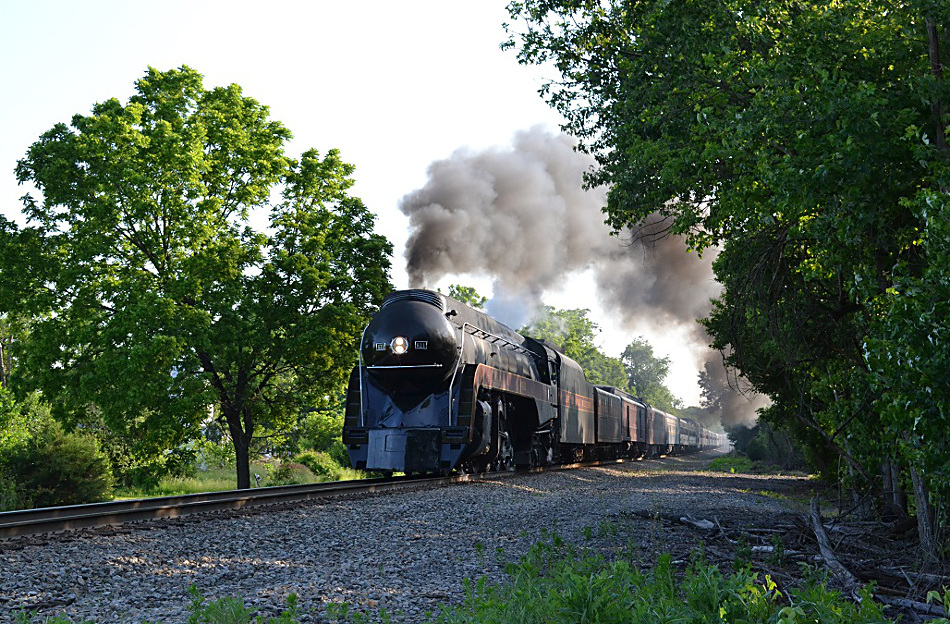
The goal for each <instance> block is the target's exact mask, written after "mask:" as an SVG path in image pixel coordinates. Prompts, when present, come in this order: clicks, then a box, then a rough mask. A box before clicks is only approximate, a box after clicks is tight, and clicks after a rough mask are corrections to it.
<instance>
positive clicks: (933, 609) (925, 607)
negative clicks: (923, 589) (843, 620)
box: [874, 594, 947, 617]
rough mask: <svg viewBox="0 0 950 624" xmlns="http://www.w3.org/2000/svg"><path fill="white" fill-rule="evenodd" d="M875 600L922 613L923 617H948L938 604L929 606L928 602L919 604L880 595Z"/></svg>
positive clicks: (876, 595)
mask: <svg viewBox="0 0 950 624" xmlns="http://www.w3.org/2000/svg"><path fill="white" fill-rule="evenodd" d="M874 599H875V600H877V601H878V602H881V603H884V604H886V605H891V606H892V607H900V608H901V609H909V610H911V611H913V612H915V613H921V614H923V615H932V616H934V617H947V612H946V611H945V610H944V608H943V607H941V606H940V605H936V604H928V603H926V602H918V601H916V600H908V599H906V598H892V597H891V596H881V595H879V594H875V595H874Z"/></svg>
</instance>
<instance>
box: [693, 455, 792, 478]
mask: <svg viewBox="0 0 950 624" xmlns="http://www.w3.org/2000/svg"><path fill="white" fill-rule="evenodd" d="M706 469H707V470H712V471H714V472H729V473H733V474H737V473H738V474H759V475H762V474H774V475H781V474H789V471H788V470H783V469H782V468H781V467H779V466H776V465H774V464H770V463H768V462H763V461H753V460H751V459H749V458H748V457H746V456H744V455H735V454H732V453H730V454H729V455H722V456H720V457H717V458H715V459H713V460H710V462H709V464H708V465H707V467H706Z"/></svg>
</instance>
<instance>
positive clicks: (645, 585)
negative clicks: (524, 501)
mask: <svg viewBox="0 0 950 624" xmlns="http://www.w3.org/2000/svg"><path fill="white" fill-rule="evenodd" d="M506 572H507V574H508V576H509V582H508V583H504V584H500V585H499V584H496V583H494V582H489V581H488V580H486V579H485V578H481V579H479V580H478V581H477V582H476V583H474V584H473V583H471V582H467V584H466V594H465V600H464V602H463V603H462V605H460V606H457V607H443V610H442V612H441V613H439V614H438V615H437V616H436V618H435V619H434V621H435V622H438V623H440V624H467V623H476V622H493V623H495V624H506V623H511V624H516V623H517V624H523V623H538V624H541V623H554V624H556V623H563V624H568V623H574V622H600V623H602V624H612V623H614V622H616V623H617V624H620V623H623V624H628V623H629V624H637V623H641V624H653V623H654V622H783V623H786V624H792V623H796V622H801V623H804V622H822V623H823V624H856V623H867V624H870V623H871V622H874V623H883V622H890V621H891V620H888V619H887V618H885V617H884V616H883V614H882V612H881V608H880V606H879V605H877V604H875V603H874V601H873V600H872V599H871V596H870V594H868V595H865V596H864V600H863V601H862V602H861V604H860V605H855V604H854V603H852V602H851V601H849V600H847V599H845V598H843V597H842V596H841V595H840V594H838V593H837V592H834V591H830V590H828V589H827V588H826V587H825V585H824V584H823V583H822V582H820V581H814V580H811V581H809V582H807V583H806V585H805V586H803V587H802V588H800V589H797V590H796V589H792V590H790V595H791V596H792V597H793V603H794V606H792V605H790V604H789V603H788V600H787V599H786V597H785V596H784V595H783V593H782V592H781V591H779V589H778V587H777V585H776V584H775V583H774V582H773V581H772V579H771V578H770V577H768V576H765V578H764V579H763V578H761V577H760V576H759V575H758V574H756V573H753V572H751V571H750V570H749V569H748V568H745V569H742V570H739V571H737V572H735V573H732V574H728V575H727V574H723V573H722V572H720V571H719V569H718V568H717V567H716V566H714V565H709V564H707V563H705V562H704V561H703V560H702V559H696V560H694V562H693V563H692V564H691V565H690V566H689V568H688V569H687V570H686V572H685V574H684V575H683V576H682V578H679V577H678V575H676V574H675V573H674V568H673V565H672V558H671V557H670V556H669V555H662V556H660V558H659V560H658V561H657V563H656V565H655V566H654V567H653V568H652V569H649V570H647V571H645V572H641V571H639V570H638V569H637V567H636V566H635V565H634V563H633V562H632V561H629V560H627V559H624V558H619V559H614V560H607V559H605V558H603V557H601V556H599V555H596V554H591V553H590V552H589V551H585V550H582V549H579V548H576V547H574V546H571V545H568V544H566V543H565V542H563V541H562V540H561V539H560V538H558V537H557V536H554V537H553V538H552V539H551V540H550V541H546V542H541V543H539V544H536V545H535V546H534V547H532V548H531V550H530V551H529V552H528V553H527V554H526V555H525V556H524V557H522V558H521V560H520V561H519V562H518V563H511V564H508V566H507V567H506Z"/></svg>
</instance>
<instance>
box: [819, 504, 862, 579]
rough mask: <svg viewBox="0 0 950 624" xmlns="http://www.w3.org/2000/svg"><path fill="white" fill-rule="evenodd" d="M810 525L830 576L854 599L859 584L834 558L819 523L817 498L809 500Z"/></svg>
mask: <svg viewBox="0 0 950 624" xmlns="http://www.w3.org/2000/svg"><path fill="white" fill-rule="evenodd" d="M811 525H812V529H813V530H814V532H815V538H817V540H818V548H819V549H820V550H821V556H822V558H823V559H824V561H825V565H826V566H828V569H830V570H831V574H832V576H834V578H835V580H836V581H837V582H838V583H839V584H840V585H841V586H842V587H843V588H844V589H845V590H847V592H848V593H849V594H851V596H852V597H856V596H857V595H858V593H859V591H860V590H861V584H860V583H859V582H858V579H856V578H855V577H854V575H853V574H851V572H849V571H848V569H847V568H846V567H844V565H842V564H841V562H840V561H838V558H837V557H836V556H835V552H834V549H833V548H832V547H831V542H830V541H829V540H828V533H826V532H825V526H824V525H823V524H822V523H821V512H820V511H819V510H818V497H817V496H814V497H812V499H811Z"/></svg>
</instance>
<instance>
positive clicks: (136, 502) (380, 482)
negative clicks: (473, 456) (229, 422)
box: [0, 459, 635, 539]
mask: <svg viewBox="0 0 950 624" xmlns="http://www.w3.org/2000/svg"><path fill="white" fill-rule="evenodd" d="M627 461H635V460H633V459H626V460H625V459H614V460H604V461H596V462H584V463H574V464H560V465H555V466H543V467H540V468H532V469H530V470H522V471H506V472H490V473H485V474H476V475H470V474H454V475H449V476H447V477H395V478H388V479H386V478H380V479H358V480H353V481H330V482H325V483H309V484H304V485H280V486H272V487H263V488H253V489H249V490H226V491H222V492H206V493H202V494H185V495H181V496H162V497H156V498H140V499H132V500H120V501H111V502H106V503H91V504H87V505H66V506H62V507H41V508H38V509H22V510H17V511H6V512H0V539H7V538H12V537H18V536H29V535H39V534H44V533H55V532H59V531H67V530H72V529H82V528H96V527H105V526H114V525H120V524H125V523H129V522H140V521H147V520H157V519H169V518H181V517H184V516H190V515H195V514H200V513H207V512H215V511H227V510H241V509H249V508H255V507H263V506H266V505H277V504H281V503H296V502H302V501H306V500H312V499H319V498H326V497H333V496H342V495H346V494H360V493H373V492H387V491H395V490H399V489H403V488H407V487H412V486H420V485H423V486H436V485H447V484H453V483H463V482H475V481H480V480H482V479H485V478H492V479H495V478H498V477H506V476H516V475H520V474H526V473H539V472H548V471H557V470H570V469H574V468H588V467H595V466H602V465H608V464H619V463H624V462H627Z"/></svg>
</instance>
